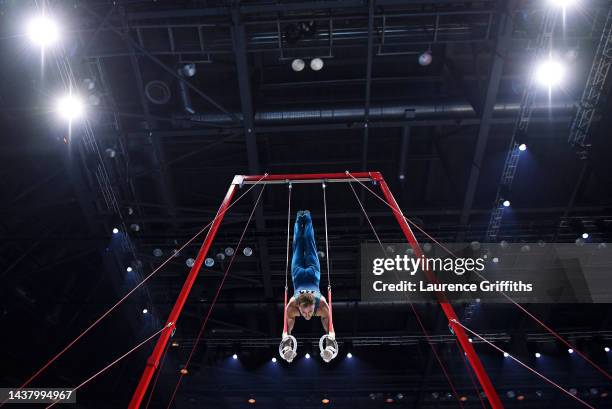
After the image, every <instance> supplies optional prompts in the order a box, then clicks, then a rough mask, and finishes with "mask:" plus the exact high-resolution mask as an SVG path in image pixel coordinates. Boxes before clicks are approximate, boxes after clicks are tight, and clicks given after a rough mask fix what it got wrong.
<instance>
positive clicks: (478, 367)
mask: <svg viewBox="0 0 612 409" xmlns="http://www.w3.org/2000/svg"><path fill="white" fill-rule="evenodd" d="M372 176H373V179H374V180H376V181H378V182H379V183H380V189H381V190H382V193H383V195H384V196H385V200H386V201H387V203H389V205H391V207H392V209H393V215H394V216H395V219H396V220H397V222H398V223H399V225H400V227H401V229H402V232H403V233H404V236H406V239H407V240H408V243H409V244H410V247H412V249H413V250H414V254H415V255H416V256H417V257H421V255H422V254H423V251H422V250H421V246H420V245H419V243H418V242H417V240H416V237H415V236H414V233H413V232H412V229H411V228H410V225H409V224H408V223H407V222H406V219H404V215H403V214H402V211H401V210H400V208H399V206H398V204H397V202H396V201H395V198H394V197H393V193H391V190H389V187H388V186H387V183H386V182H385V180H384V179H383V177H382V175H381V174H380V173H378V172H372ZM425 274H426V275H427V278H428V280H430V281H435V280H436V279H435V276H434V275H433V273H432V272H428V271H426V272H425ZM436 296H437V297H438V302H439V303H440V307H442V311H444V314H445V315H446V318H447V319H448V321H449V325H450V327H451V328H452V330H453V332H454V334H455V336H456V337H457V340H459V344H461V347H462V348H463V350H464V351H465V354H466V356H467V359H468V361H469V362H470V365H471V366H472V368H473V369H474V372H475V373H476V377H477V378H478V382H480V386H482V389H483V391H484V393H485V394H486V395H487V399H488V400H489V403H491V406H492V407H493V409H503V407H504V406H503V405H502V403H501V400H500V399H499V396H498V394H497V391H496V390H495V388H494V387H493V384H492V383H491V379H489V375H488V374H487V372H486V371H485V369H484V367H483V366H482V363H481V362H480V359H479V358H478V354H476V351H475V350H474V347H473V346H472V344H471V343H470V341H469V340H468V337H467V335H466V334H465V331H464V330H463V328H462V327H461V326H460V325H457V324H456V323H455V322H459V318H457V314H456V313H455V310H454V308H453V306H452V305H451V304H450V303H449V301H448V299H447V298H446V296H444V294H443V293H437V294H436Z"/></svg>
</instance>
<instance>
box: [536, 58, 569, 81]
mask: <svg viewBox="0 0 612 409" xmlns="http://www.w3.org/2000/svg"><path fill="white" fill-rule="evenodd" d="M564 76H565V68H564V67H563V65H562V64H561V63H560V62H558V61H554V60H547V61H544V62H541V63H540V65H539V66H538V68H537V69H536V80H537V81H538V83H540V84H541V85H543V86H546V87H554V86H556V85H559V84H560V83H561V81H562V80H563V77H564Z"/></svg>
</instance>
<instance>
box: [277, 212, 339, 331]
mask: <svg viewBox="0 0 612 409" xmlns="http://www.w3.org/2000/svg"><path fill="white" fill-rule="evenodd" d="M291 278H292V280H293V297H291V300H290V301H289V302H288V303H287V333H288V334H291V330H292V329H293V325H294V324H295V319H296V318H297V317H300V316H301V317H303V318H304V319H307V320H310V319H311V318H312V317H313V316H316V317H321V324H322V325H323V329H324V330H325V332H327V333H329V306H328V304H327V301H326V300H325V297H323V295H321V291H320V289H319V282H320V281H321V266H320V264H319V257H318V254H317V243H316V240H315V235H314V229H313V227H312V219H311V217H310V212H309V211H308V210H304V211H302V210H300V211H299V212H298V213H297V218H296V220H295V225H294V227H293V258H292V260H291Z"/></svg>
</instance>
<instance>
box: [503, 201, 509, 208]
mask: <svg viewBox="0 0 612 409" xmlns="http://www.w3.org/2000/svg"><path fill="white" fill-rule="evenodd" d="M502 204H503V205H504V207H510V200H504V202H503V203H502Z"/></svg>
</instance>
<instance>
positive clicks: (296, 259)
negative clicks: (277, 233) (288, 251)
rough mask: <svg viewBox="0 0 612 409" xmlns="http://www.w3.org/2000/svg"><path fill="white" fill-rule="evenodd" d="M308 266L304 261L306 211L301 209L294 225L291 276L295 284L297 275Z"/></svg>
mask: <svg viewBox="0 0 612 409" xmlns="http://www.w3.org/2000/svg"><path fill="white" fill-rule="evenodd" d="M304 267H306V265H305V262H304V212H303V211H301V210H300V211H299V212H298V214H297V217H296V219H295V224H294V225H293V257H292V259H291V276H292V279H293V283H294V285H295V279H296V275H297V273H298V272H299V271H300V270H303V269H304Z"/></svg>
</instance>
